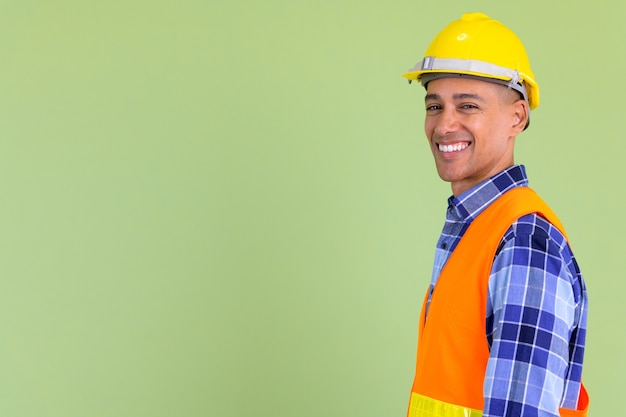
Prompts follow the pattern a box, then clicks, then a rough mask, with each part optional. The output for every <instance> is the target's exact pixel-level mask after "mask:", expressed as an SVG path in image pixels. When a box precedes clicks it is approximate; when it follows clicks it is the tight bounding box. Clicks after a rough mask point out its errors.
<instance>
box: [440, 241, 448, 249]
mask: <svg viewBox="0 0 626 417" xmlns="http://www.w3.org/2000/svg"><path fill="white" fill-rule="evenodd" d="M441 249H443V250H446V249H448V242H443V243H442V244H441Z"/></svg>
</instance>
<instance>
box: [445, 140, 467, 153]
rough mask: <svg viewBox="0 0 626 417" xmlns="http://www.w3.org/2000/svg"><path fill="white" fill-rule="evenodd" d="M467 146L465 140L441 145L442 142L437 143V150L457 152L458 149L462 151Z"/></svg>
mask: <svg viewBox="0 0 626 417" xmlns="http://www.w3.org/2000/svg"><path fill="white" fill-rule="evenodd" d="M468 146H469V143H467V142H463V143H455V144H453V145H442V144H439V150H440V151H441V152H458V151H462V150H463V149H465V148H467V147H468Z"/></svg>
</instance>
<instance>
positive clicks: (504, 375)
mask: <svg viewBox="0 0 626 417" xmlns="http://www.w3.org/2000/svg"><path fill="white" fill-rule="evenodd" d="M522 220H524V221H522ZM520 221H521V223H520V222H517V223H516V224H514V225H513V227H512V229H511V230H510V233H507V235H506V237H505V242H504V244H503V246H502V247H501V249H500V251H499V253H498V254H497V255H496V257H495V259H494V264H493V268H492V272H491V277H490V281H489V302H488V306H487V339H488V342H489V345H490V349H491V350H490V358H489V362H488V364H487V370H486V375H485V383H484V395H485V406H484V413H483V416H485V417H495V416H537V417H558V416H559V412H558V409H559V407H560V406H561V403H562V399H563V395H564V390H565V385H566V376H567V374H568V370H569V369H568V368H569V364H570V336H571V332H572V329H573V328H574V327H575V323H576V322H577V320H578V319H577V315H579V307H578V306H577V305H578V302H577V300H576V297H575V291H574V289H573V286H572V283H573V282H574V277H573V276H572V270H571V265H572V259H567V258H568V254H569V253H570V252H569V250H567V251H564V250H563V249H564V248H567V243H566V241H565V239H564V238H562V235H561V234H560V233H558V231H556V229H554V228H553V227H552V226H549V225H548V224H547V223H545V222H543V223H545V230H544V229H543V228H540V227H537V223H541V219H539V218H538V217H537V216H535V215H530V216H525V217H524V218H522V219H520ZM548 229H549V231H548ZM555 231H556V232H557V233H558V236H560V237H561V239H560V240H559V239H553V237H554V232H555ZM558 236H557V237H558Z"/></svg>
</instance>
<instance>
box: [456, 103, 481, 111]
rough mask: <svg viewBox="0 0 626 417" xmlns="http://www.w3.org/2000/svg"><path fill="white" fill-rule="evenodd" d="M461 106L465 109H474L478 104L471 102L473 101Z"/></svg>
mask: <svg viewBox="0 0 626 417" xmlns="http://www.w3.org/2000/svg"><path fill="white" fill-rule="evenodd" d="M460 108H461V109H463V110H474V109H477V108H478V106H477V105H475V104H471V103H465V104H461V106H460Z"/></svg>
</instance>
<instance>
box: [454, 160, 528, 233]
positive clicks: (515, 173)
mask: <svg viewBox="0 0 626 417" xmlns="http://www.w3.org/2000/svg"><path fill="white" fill-rule="evenodd" d="M524 186H528V178H527V176H526V168H524V165H513V166H511V167H509V168H507V169H505V170H504V171H502V172H500V173H498V174H496V175H494V176H493V177H491V178H489V179H487V180H485V181H483V182H482V183H480V184H478V185H476V186H475V187H473V188H470V189H469V190H467V191H465V192H464V193H463V194H461V195H459V196H458V197H454V196H451V197H450V198H448V216H447V217H448V220H452V219H451V218H450V217H452V218H453V219H454V220H456V221H461V222H464V223H470V222H471V221H472V220H473V219H475V218H476V217H477V216H478V215H479V214H480V213H481V212H482V211H483V210H484V209H485V208H487V206H489V205H490V204H491V203H492V202H493V201H495V200H496V199H497V198H498V197H500V196H501V195H502V194H504V193H505V192H507V191H509V190H510V189H512V188H515V187H524Z"/></svg>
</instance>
